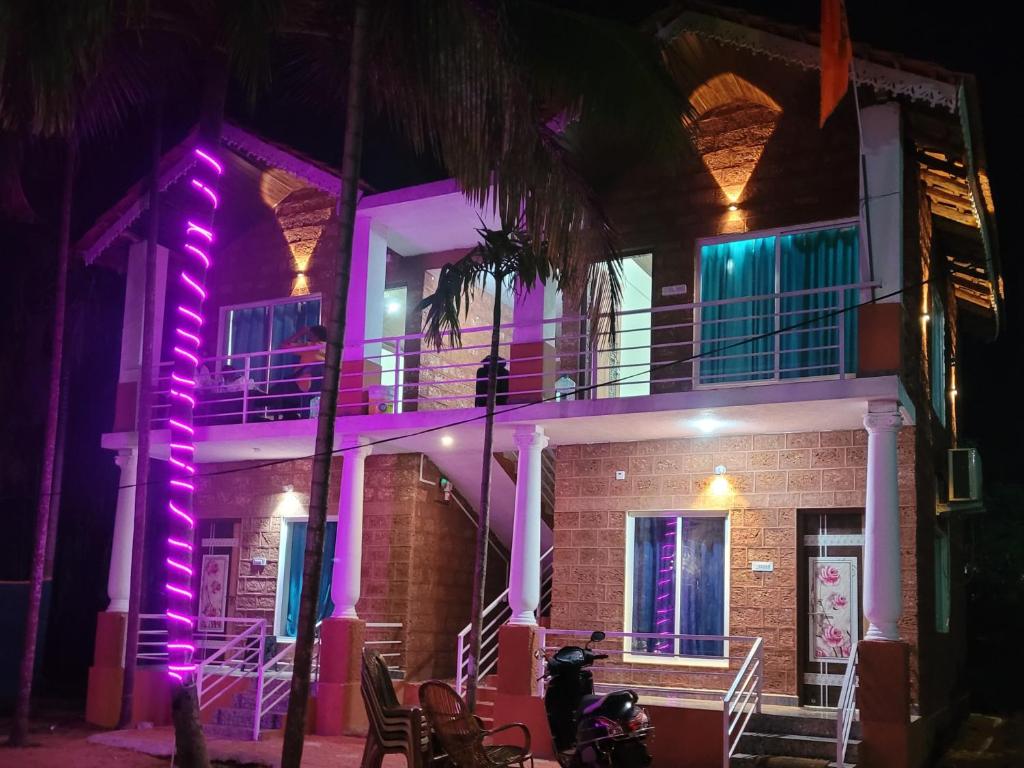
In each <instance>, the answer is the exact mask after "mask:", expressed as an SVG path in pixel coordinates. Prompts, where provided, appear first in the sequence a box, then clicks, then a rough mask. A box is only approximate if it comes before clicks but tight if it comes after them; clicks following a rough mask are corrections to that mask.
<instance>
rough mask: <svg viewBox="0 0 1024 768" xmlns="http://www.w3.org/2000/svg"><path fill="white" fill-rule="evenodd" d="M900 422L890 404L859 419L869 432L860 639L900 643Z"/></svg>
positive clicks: (876, 406) (872, 406) (882, 404)
mask: <svg viewBox="0 0 1024 768" xmlns="http://www.w3.org/2000/svg"><path fill="white" fill-rule="evenodd" d="M902 423H903V420H902V419H901V418H900V414H899V410H898V406H897V404H896V403H895V402H880V403H871V404H870V406H869V409H868V414H867V415H866V416H865V417H864V426H865V428H866V429H867V431H868V478H867V492H866V499H865V511H864V615H865V616H866V617H867V620H868V623H869V626H868V631H867V634H866V635H865V636H864V639H865V640H899V630H898V628H897V622H898V621H899V618H900V613H901V612H902V603H903V597H902V585H901V578H900V508H899V490H898V487H897V458H896V440H897V437H898V434H899V428H900V426H901V425H902Z"/></svg>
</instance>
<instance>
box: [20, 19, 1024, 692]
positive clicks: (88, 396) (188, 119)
mask: <svg viewBox="0 0 1024 768" xmlns="http://www.w3.org/2000/svg"><path fill="white" fill-rule="evenodd" d="M567 4H570V5H576V6H578V7H581V8H588V9H590V10H592V11H594V12H601V13H606V14H608V15H614V16H617V17H619V18H622V19H624V20H627V21H635V20H639V19H642V18H644V17H645V16H646V15H647V14H648V13H650V12H653V11H655V10H657V9H659V8H661V7H664V5H665V3H659V2H645V1H643V0H641V1H640V2H629V3H624V2H617V1H615V2H613V1H611V0H601V1H599V2H584V0H579V1H578V2H575V3H572V2H568V3H567ZM730 5H732V6H735V7H741V8H744V9H746V10H748V11H751V12H753V13H757V14H761V15H765V16H771V17H772V18H774V19H777V20H779V21H786V22H792V23H797V24H801V25H804V26H808V27H811V28H813V27H815V26H816V25H817V24H818V13H819V3H818V2H817V1H816V0H800V1H799V2H785V3H780V2H778V1H777V0H776V1H775V2H765V1H760V2H753V1H752V2H733V3H730ZM847 5H848V11H849V23H850V30H851V35H852V37H853V39H854V42H855V44H856V43H867V44H870V45H872V46H875V47H877V48H880V49H887V50H891V51H895V52H899V53H902V54H905V55H907V56H910V57H913V58H919V59H923V60H928V61H934V62H936V63H939V64H941V65H943V66H946V67H948V68H950V69H953V70H960V71H964V72H969V73H973V74H975V75H976V76H977V78H978V81H979V84H980V89H981V105H982V112H983V122H984V134H985V135H984V141H985V145H986V147H987V157H988V169H989V173H990V177H991V181H992V188H993V192H994V197H995V201H996V208H997V221H998V225H999V226H998V229H999V238H1000V246H1001V248H1000V251H1001V259H1002V268H1003V273H1004V275H1005V280H1006V293H1007V318H1006V324H1005V326H1004V329H1003V333H1002V335H1001V336H1000V338H999V339H998V341H996V342H994V343H990V342H987V341H984V340H982V339H978V338H973V337H971V336H967V335H965V336H963V337H962V341H961V346H962V349H961V359H960V360H959V361H958V362H959V364H960V365H959V371H960V373H961V376H962V379H961V383H960V392H961V395H962V397H961V401H962V402H961V412H960V413H961V435H962V437H963V438H966V441H968V442H971V441H974V442H976V443H977V445H978V446H979V447H980V448H981V451H982V455H983V459H984V465H985V478H986V483H987V485H988V487H989V488H990V489H991V488H997V487H998V486H999V485H1000V484H1009V485H1015V484H1016V485H1017V486H1018V488H1020V487H1021V486H1020V484H1021V482H1022V480H1021V477H1022V473H1021V471H1020V468H1019V460H1018V457H1019V456H1020V455H1021V451H1020V449H1019V446H1020V441H1021V435H1022V434H1024V416H1022V408H1021V406H1020V404H1019V400H1018V397H1017V393H1018V392H1019V391H1020V389H1021V387H1020V382H1021V381H1022V376H1024V365H1022V361H1021V354H1020V351H1021V342H1022V336H1024V329H1022V324H1021V311H1020V308H1019V305H1017V304H1016V302H1017V295H1018V285H1019V272H1020V268H1019V266H1018V259H1017V253H1018V247H1019V241H1020V235H1019V233H1018V232H1017V231H1016V229H1015V227H1013V226H1012V222H1013V221H1014V220H1015V218H1016V216H1018V215H1019V211H1020V192H1019V191H1018V189H1019V185H1017V184H1015V183H1014V181H1013V176H1012V174H1013V173H1014V171H1013V169H1014V167H1015V166H1016V164H1017V163H1016V160H1017V157H1016V151H1015V150H1016V145H1017V144H1019V139H1018V137H1017V134H1018V133H1019V128H1018V126H1019V121H1018V119H1016V118H1014V117H1013V115H1014V114H1015V113H1016V109H1017V105H1016V104H1015V102H1016V101H1017V100H1018V99H1017V91H1018V89H1017V88H1014V89H1013V90H1008V89H1006V88H1005V86H1004V83H1006V82H1008V81H1009V78H1010V77H1012V76H1014V75H1016V74H1017V73H1018V72H1019V64H1018V61H1016V58H1017V56H1018V55H1019V46H1020V42H1019V32H1018V31H1016V30H1015V29H1014V25H1013V24H1012V23H1010V20H1009V18H1008V13H1007V12H1006V11H1005V10H1004V9H1005V8H1006V7H1007V6H1006V5H1005V4H998V5H997V4H996V3H995V2H991V0H981V1H979V2H974V3H970V4H963V3H961V4H957V5H955V6H953V5H951V6H950V7H949V9H948V10H946V9H944V8H942V7H941V6H940V5H939V4H937V3H934V2H928V3H925V2H904V3H899V2H885V3H882V2H870V3H865V2H863V1H862V0H861V1H860V2H858V1H857V0H851V2H848V3H847ZM624 7H626V8H628V10H623V8H624ZM283 63H286V62H283ZM293 86H294V83H293V82H290V81H289V77H288V76H287V74H280V75H279V76H278V77H277V78H276V79H275V81H274V84H273V86H272V88H271V90H270V92H268V93H267V94H266V95H265V96H264V97H263V98H261V99H260V101H259V106H258V107H257V108H255V109H252V108H251V107H250V105H249V103H248V102H247V101H246V100H245V99H244V98H242V97H241V96H240V95H238V94H235V95H234V96H233V97H232V99H231V102H230V104H231V106H230V113H231V118H232V119H233V120H236V121H237V122H240V123H242V124H244V125H247V126H251V127H252V128H254V129H255V130H256V131H257V132H260V133H263V134H265V135H267V136H268V137H270V138H272V139H275V140H277V141H280V142H282V143H287V144H290V145H293V146H295V147H296V148H298V149H300V150H302V151H303V152H305V153H307V154H310V155H312V156H314V157H316V158H318V159H321V160H323V161H326V162H329V163H332V164H334V165H337V164H339V160H340V156H341V141H342V129H343V121H342V119H341V114H340V112H341V110H340V106H339V105H334V104H332V103H331V101H330V100H329V99H325V100H322V101H321V103H320V104H318V105H316V106H312V105H311V104H310V103H309V102H308V101H304V102H301V103H300V102H298V101H297V100H296V98H295V97H294V96H293V95H292V94H293V93H294V92H295V88H294V87H293ZM194 116H195V105H194V104H191V103H189V102H188V100H187V99H184V98H180V97H178V96H172V98H171V100H170V101H169V103H168V104H167V107H166V119H165V124H166V129H165V131H166V133H165V146H169V145H171V144H172V143H176V142H177V141H179V140H180V139H181V137H182V136H183V135H184V134H185V132H186V131H187V130H188V128H189V127H190V125H191V123H192V121H193V119H194ZM146 125H147V123H146V120H145V119H144V118H143V117H134V118H132V119H130V120H129V121H128V122H127V124H126V125H125V126H124V128H123V129H122V130H121V132H120V133H119V135H118V136H117V137H115V138H114V139H113V140H110V141H98V142H94V143H93V144H91V145H90V146H87V147H86V148H85V149H84V150H83V153H82V155H83V158H82V162H81V166H80V174H79V179H78V186H77V190H76V198H75V210H74V230H75V233H76V236H77V235H78V234H81V233H82V232H83V231H84V230H85V229H86V228H88V226H90V225H91V224H92V223H93V221H94V220H95V218H96V217H97V216H98V215H99V214H101V213H102V212H103V211H104V210H105V209H106V208H107V207H108V206H109V205H110V204H112V203H113V202H114V201H115V200H116V199H117V198H118V197H120V196H121V195H122V194H123V192H124V190H125V189H126V188H127V187H128V186H129V185H130V184H132V183H134V182H135V181H136V180H138V179H139V178H140V177H141V176H143V175H144V173H145V170H144V169H145V162H146V160H145V158H146V153H147V148H146V147H147V141H148V137H147V131H148V129H147V127H146ZM367 136H368V139H367V145H366V153H365V158H364V162H363V176H364V178H365V179H366V180H367V181H368V182H369V183H370V184H371V185H372V186H373V187H375V188H377V189H378V190H384V189H389V188H394V187H397V186H403V185H406V184H411V183H417V182H422V181H427V180H430V179H433V178H438V177H439V176H440V171H439V169H438V168H437V167H436V166H435V164H434V163H432V162H431V161H429V160H427V159H422V158H416V157H415V156H413V155H412V153H411V152H409V151H408V150H407V149H406V148H405V147H403V146H402V144H401V142H398V141H396V140H395V139H394V138H393V136H391V134H390V133H389V131H388V129H387V126H386V124H385V123H384V122H383V121H382V120H379V119H373V120H371V121H370V123H369V124H368V127H367ZM30 157H31V162H30V168H29V174H28V178H27V180H26V183H27V188H28V193H29V195H30V197H31V200H32V202H33V204H34V205H35V206H36V209H37V211H38V213H39V215H40V219H41V223H40V226H41V227H43V228H44V229H47V231H48V232H49V234H51V235H52V234H53V232H52V222H54V220H55V217H56V199H55V198H56V196H57V194H56V193H57V189H58V179H59V175H58V168H59V166H58V164H57V162H56V158H55V156H54V153H53V151H52V149H51V148H48V147H47V146H45V145H39V146H36V147H34V148H33V149H32V151H31V154H30ZM0 237H2V238H3V239H2V240H0V254H2V263H3V264H4V266H5V268H6V269H7V270H8V274H7V276H6V279H5V280H4V281H3V289H2V290H3V294H0V295H2V301H0V313H2V315H0V317H2V320H3V324H4V328H5V333H4V334H0V360H2V361H3V364H4V367H5V368H6V370H5V373H4V375H3V376H2V377H0V401H2V402H3V403H4V404H5V405H6V406H7V408H8V409H10V410H9V411H8V413H7V415H6V416H5V417H4V426H3V428H2V433H0V454H2V455H3V461H2V462H0V496H2V497H3V503H4V506H3V511H2V512H0V514H3V516H4V519H5V521H6V522H7V523H8V526H7V528H6V533H5V536H4V537H3V542H2V543H0V581H2V580H17V579H24V578H25V577H26V575H27V572H28V558H29V554H28V547H29V544H30V542H31V530H32V521H33V517H34V514H35V512H34V509H35V507H34V494H35V493H36V483H37V480H36V479H35V474H36V473H37V472H38V461H39V459H38V457H39V456H40V455H41V445H40V440H41V433H42V419H43V409H44V408H45V390H46V386H45V385H46V380H47V379H46V366H47V360H48V357H47V352H46V348H47V346H48V342H47V339H48V338H49V329H48V327H47V326H48V323H49V322H50V318H51V317H52V306H51V305H50V301H52V299H51V298H50V297H51V296H52V279H53V277H52V272H53V263H52V248H49V249H47V248H39V247H38V245H37V244H36V245H34V244H33V241H31V240H29V239H27V238H25V237H24V233H23V232H22V231H21V230H19V229H17V228H13V227H11V226H10V225H7V224H5V223H2V222H0ZM73 288H74V292H73V298H74V300H75V302H76V305H75V306H76V307H78V309H75V310H73V315H72V317H73V318H74V322H75V327H74V329H73V331H72V333H71V334H70V336H69V345H70V346H71V349H72V355H73V359H74V367H73V376H74V388H73V390H74V393H73V398H72V403H71V405H72V417H71V422H70V427H69V430H70V431H69V453H68V469H67V474H66V478H65V480H66V483H65V503H64V507H63V512H62V515H63V517H62V521H61V525H62V529H61V536H60V543H59V549H58V572H59V573H77V574H79V577H78V578H77V579H76V580H75V583H74V584H73V585H72V584H70V583H68V582H67V581H58V584H57V593H56V598H55V603H54V609H55V610H56V611H57V612H58V614H59V617H58V619H57V625H56V626H55V627H54V629H55V630H57V632H56V633H51V635H54V634H57V635H60V636H65V637H66V636H67V635H68V633H71V634H72V635H77V636H78V637H79V639H80V640H81V641H84V643H82V644H78V645H77V646H76V650H72V651H68V650H67V649H66V648H65V647H64V646H63V645H62V644H61V643H60V642H59V641H57V640H55V639H54V638H53V637H51V642H50V644H49V647H48V652H47V654H46V663H47V668H48V670H49V673H48V674H47V675H46V680H45V681H44V688H45V689H46V690H48V691H49V692H50V693H53V694H59V695H62V696H72V695H75V694H76V693H80V692H81V691H82V690H84V685H83V682H84V671H85V667H86V665H87V664H88V651H89V647H88V646H91V636H92V631H93V630H92V627H93V622H94V616H95V612H96V611H97V610H102V608H103V607H105V603H106V601H105V583H106V553H105V548H106V547H109V536H110V525H111V523H112V520H111V518H112V514H113V505H114V493H115V491H114V488H115V484H116V483H115V480H116V468H115V467H114V464H113V462H112V461H111V459H110V456H109V454H107V453H106V452H104V451H101V450H100V449H99V434H100V433H101V432H102V431H105V430H106V429H108V428H109V425H110V423H111V421H112V402H113V390H112V386H113V381H112V379H114V378H116V370H117V358H118V354H119V346H118V345H117V343H116V335H117V333H118V327H119V324H120V306H119V302H120V300H121V293H122V291H123V285H122V284H121V280H120V279H119V278H118V277H117V276H116V275H113V274H111V273H109V272H107V271H104V270H96V269H92V270H87V269H84V268H82V267H80V266H79V267H78V268H77V269H76V273H75V276H74V286H73ZM84 306H90V307H92V308H91V309H89V310H88V313H87V314H82V310H81V309H80V308H81V307H84ZM1004 487H1005V486H1004ZM1015 493H1016V494H1017V496H1016V498H1020V499H1022V500H1024V492H1022V491H1021V490H1017V491H1015ZM1014 511H1016V510H1014ZM1004 514H1005V513H1004ZM1019 587H1020V585H1019V584H1018V592H1019V591H1020V588H1019ZM1017 599H1018V600H1019V597H1018V598H1017ZM1018 615H1019V612H1018ZM76 627H77V628H78V629H77V630H76V629H75V628H76ZM2 634H3V633H2V632H0V636H2Z"/></svg>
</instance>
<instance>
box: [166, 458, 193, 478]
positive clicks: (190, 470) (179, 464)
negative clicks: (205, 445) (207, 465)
mask: <svg viewBox="0 0 1024 768" xmlns="http://www.w3.org/2000/svg"><path fill="white" fill-rule="evenodd" d="M167 460H168V461H169V462H171V464H173V465H174V466H176V467H178V468H179V469H184V470H185V471H186V472H188V473H189V474H190V475H194V474H195V473H196V468H195V467H193V466H192V465H191V464H186V463H185V462H183V461H179V460H178V459H176V458H174V457H173V456H170V457H168V459H167Z"/></svg>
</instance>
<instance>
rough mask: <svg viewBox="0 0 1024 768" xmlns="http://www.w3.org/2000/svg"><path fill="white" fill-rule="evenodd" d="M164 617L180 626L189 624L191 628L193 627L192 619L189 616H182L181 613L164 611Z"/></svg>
mask: <svg viewBox="0 0 1024 768" xmlns="http://www.w3.org/2000/svg"><path fill="white" fill-rule="evenodd" d="M164 616H166V617H167V618H168V619H173V620H174V621H176V622H178V623H179V624H188V626H189V627H192V619H190V618H189V617H188V616H182V615H181V614H180V613H175V612H174V611H164Z"/></svg>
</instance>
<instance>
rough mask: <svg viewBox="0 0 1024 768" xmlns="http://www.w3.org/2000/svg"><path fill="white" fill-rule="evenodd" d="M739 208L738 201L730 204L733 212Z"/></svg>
mask: <svg viewBox="0 0 1024 768" xmlns="http://www.w3.org/2000/svg"><path fill="white" fill-rule="evenodd" d="M739 209H740V207H739V206H738V205H736V203H733V204H732V205H730V206H729V210H730V211H733V212H735V211H738V210H739Z"/></svg>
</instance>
